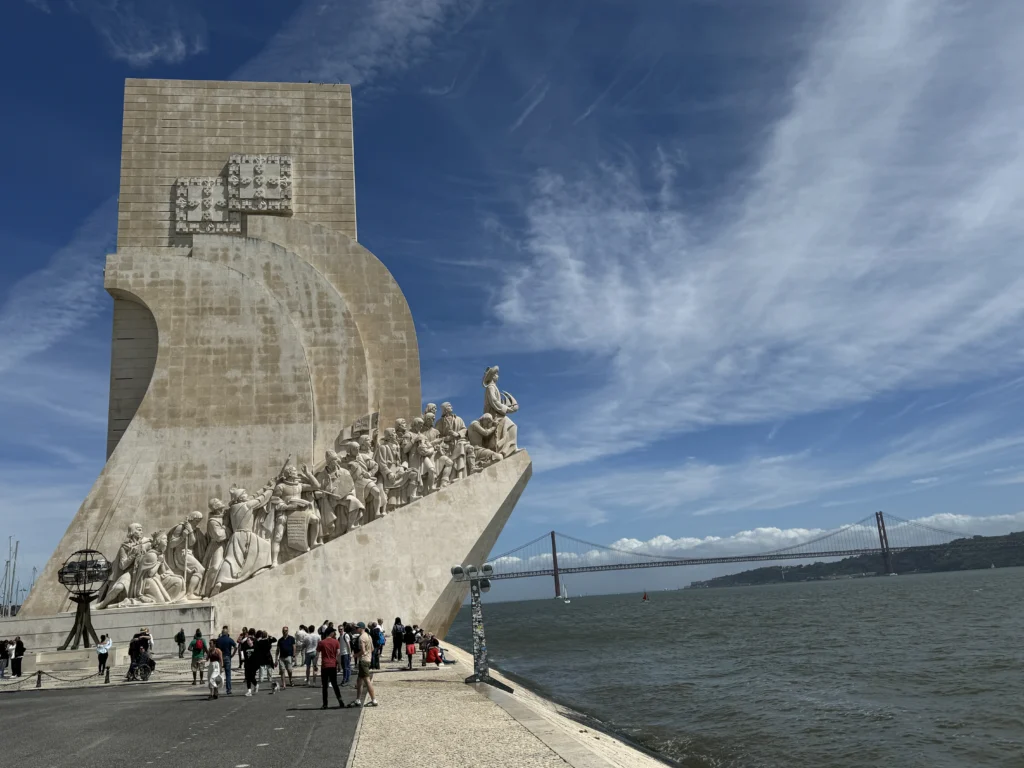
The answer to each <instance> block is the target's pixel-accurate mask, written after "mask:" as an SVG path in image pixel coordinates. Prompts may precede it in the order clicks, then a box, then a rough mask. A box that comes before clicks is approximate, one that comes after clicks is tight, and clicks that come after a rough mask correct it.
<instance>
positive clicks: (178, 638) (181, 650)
mask: <svg viewBox="0 0 1024 768" xmlns="http://www.w3.org/2000/svg"><path fill="white" fill-rule="evenodd" d="M174 642H176V643H177V644H178V658H179V659H183V658H185V628H184V627H182V628H181V629H179V630H178V634H176V635H175V636H174Z"/></svg>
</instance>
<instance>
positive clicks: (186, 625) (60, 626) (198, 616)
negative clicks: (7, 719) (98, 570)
mask: <svg viewBox="0 0 1024 768" xmlns="http://www.w3.org/2000/svg"><path fill="white" fill-rule="evenodd" d="M213 622H214V619H213V606H212V605H210V604H209V603H185V604H182V605H154V606H133V607H131V608H111V609H108V610H105V611H93V612H92V625H93V627H94V628H95V629H96V636H97V637H99V636H100V635H108V636H110V637H111V638H112V639H113V641H114V649H115V652H123V653H127V652H128V643H129V642H131V639H132V635H134V634H135V633H136V632H138V631H139V629H141V628H142V627H147V628H148V629H149V632H150V634H151V635H152V636H153V640H154V642H155V644H156V652H157V653H168V652H170V651H171V650H177V645H176V644H175V642H174V636H175V635H176V634H177V633H178V630H179V629H184V630H185V634H186V635H187V636H189V637H191V636H192V635H193V634H194V633H195V631H196V630H197V629H201V630H203V634H204V635H206V636H209V635H210V634H211V633H212V631H213V626H214V623H213ZM74 623H75V614H74V613H73V612H69V613H58V614H54V615H51V616H25V617H21V616H15V617H14V618H10V619H0V637H6V638H9V639H14V638H15V637H20V638H21V640H22V642H23V643H25V648H26V649H27V653H26V654H25V659H26V661H25V662H23V669H24V670H25V671H27V670H28V668H27V666H25V665H27V664H28V660H29V659H30V658H31V659H32V660H33V662H34V660H35V657H36V654H40V653H45V654H46V655H47V657H52V658H50V659H49V660H50V661H56V657H57V655H58V654H62V655H63V654H74V653H78V654H85V655H86V656H88V655H89V654H91V655H92V656H91V658H92V659H95V657H96V651H95V650H94V649H93V648H82V647H81V646H79V649H78V651H61V652H58V651H57V648H58V647H59V646H60V645H61V644H62V643H63V642H64V641H65V640H66V639H67V636H68V633H69V632H70V631H71V627H72V625H73V624H74ZM237 629H241V627H238V628H237ZM65 658H67V659H71V658H72V656H66V657H65Z"/></svg>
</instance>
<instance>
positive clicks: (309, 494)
mask: <svg viewBox="0 0 1024 768" xmlns="http://www.w3.org/2000/svg"><path fill="white" fill-rule="evenodd" d="M104 285H105V287H106V289H107V291H108V292H109V293H110V294H111V296H112V297H113V299H114V323H113V339H112V345H113V346H112V356H111V372H110V412H109V428H108V439H107V454H108V458H107V463H106V466H105V467H104V468H103V471H102V472H101V474H100V476H99V478H98V479H97V481H96V483H95V485H94V486H93V488H92V490H91V491H90V493H89V495H88V496H87V497H86V499H85V501H84V502H83V504H82V506H81V508H80V509H79V510H78V513H77V514H76V515H75V517H74V519H73V520H72V521H71V524H70V525H69V527H68V529H67V531H66V532H65V534H64V536H63V538H62V539H61V542H60V544H59V545H58V547H57V550H56V551H55V552H54V553H53V556H52V557H51V558H50V561H49V562H48V563H47V565H46V567H45V569H44V570H43V572H42V574H41V575H40V577H39V579H38V580H37V582H36V586H35V588H34V589H33V591H32V592H31V594H29V596H28V598H27V599H26V601H25V604H24V606H23V607H22V611H21V614H20V615H19V618H20V619H23V620H26V621H29V622H34V624H33V626H35V627H36V628H37V632H38V631H41V630H38V628H39V627H45V629H46V631H51V630H52V631H53V632H55V633H59V632H60V630H61V628H60V627H59V626H58V625H59V624H60V623H61V621H63V618H64V617H65V615H67V616H70V614H68V613H67V612H68V611H69V608H70V605H69V602H68V598H67V595H66V593H65V590H64V589H63V587H61V586H60V584H59V583H58V582H57V571H58V569H59V568H60V566H61V564H62V563H63V562H64V560H65V559H66V558H67V556H68V555H69V554H71V553H72V552H73V551H75V550H77V549H79V548H81V546H82V545H83V544H84V543H85V541H86V539H87V538H88V541H89V544H90V546H92V547H93V548H95V549H97V550H99V551H100V552H102V553H104V554H105V555H106V556H107V558H108V559H109V560H110V562H111V563H112V566H113V571H112V573H111V576H110V579H109V580H108V581H107V583H106V584H105V585H104V586H103V588H102V589H101V591H100V593H99V596H98V601H97V603H96V609H97V621H96V625H97V627H98V628H100V629H102V628H104V627H105V626H112V625H114V624H116V625H118V626H120V625H124V626H125V627H126V628H130V627H132V626H134V627H138V626H140V625H146V626H149V627H150V628H153V627H154V626H155V625H161V626H162V625H163V624H167V626H168V627H175V628H176V627H177V624H178V623H179V621H181V622H185V621H186V620H188V621H196V620H200V617H204V616H205V617H206V618H205V619H202V620H203V621H204V622H209V624H210V625H211V626H212V625H213V624H216V625H218V626H219V625H221V624H230V625H231V626H232V627H234V628H237V627H240V626H241V625H242V624H247V625H249V626H252V625H254V624H255V625H257V626H268V627H273V626H277V625H279V624H280V623H281V622H282V621H283V622H285V623H290V624H292V625H296V624H298V623H300V622H301V621H302V620H304V619H315V620H317V621H319V620H320V619H323V618H324V617H330V618H332V619H338V620H340V619H348V618H367V617H370V616H371V615H372V616H377V615H382V614H388V615H401V616H403V617H407V620H408V621H415V622H416V623H419V624H421V625H424V626H426V627H428V628H430V629H432V630H433V631H435V632H438V633H444V632H445V631H446V630H447V629H448V627H449V625H450V624H451V621H452V620H453V618H454V615H455V612H456V611H457V610H458V607H459V605H460V604H461V602H462V600H463V599H464V597H465V586H463V585H455V584H453V583H452V582H451V579H450V576H449V568H450V566H451V565H452V564H453V563H457V562H479V561H480V560H482V559H483V558H485V557H486V555H487V554H488V553H489V551H490V549H491V547H492V546H493V544H494V542H495V540H496V539H497V536H498V534H499V533H500V531H501V529H502V527H503V525H504V523H505V521H506V520H507V519H508V516H509V514H510V513H511V510H512V508H513V506H514V505H515V503H516V500H517V499H518V497H519V495H520V494H521V493H522V490H523V488H524V487H525V485H526V482H527V480H528V479H529V476H530V472H531V465H530V459H529V456H528V455H527V454H526V453H525V452H524V451H522V450H520V449H519V447H518V444H517V433H516V427H515V425H514V423H513V422H512V419H511V418H510V415H511V414H513V413H515V412H516V411H517V410H518V407H519V406H518V403H517V402H516V401H515V398H513V397H512V396H511V395H510V394H508V393H507V392H503V391H501V390H500V389H499V388H498V386H497V381H498V376H499V372H498V369H497V367H494V368H488V369H487V370H486V372H484V374H483V379H482V386H483V390H484V391H483V395H484V397H483V408H482V413H481V414H480V415H479V416H478V417H477V416H476V414H477V413H478V412H477V411H476V410H475V407H476V406H475V405H474V411H473V414H474V418H472V419H470V420H468V424H467V420H463V419H462V418H460V417H459V416H458V415H457V414H456V413H455V409H454V408H453V407H452V405H451V404H450V403H444V404H443V405H442V407H441V412H440V414H438V411H437V407H436V406H434V405H433V404H429V405H428V406H427V408H426V409H425V410H424V411H422V412H421V410H420V407H421V402H420V373H419V350H418V348H417V344H416V331H415V327H414V325H413V321H412V316H411V314H410V311H409V306H408V304H407V303H406V300H405V297H404V296H403V294H402V291H401V289H400V288H399V286H398V284H397V283H396V282H395V280H394V278H393V277H392V276H391V274H390V273H389V272H388V270H387V268H386V267H385V266H384V264H382V263H381V262H380V261H379V260H378V259H377V258H376V257H375V256H374V255H373V254H372V253H370V252H369V251H368V250H366V249H365V248H364V247H363V246H361V245H360V244H359V243H358V241H357V240H356V218H355V186H354V172H353V154H352V100H351V93H350V89H349V87H348V86H344V85H313V84H292V83H235V82H204V81H167V80H129V81H127V84H126V86H125V105H124V128H123V139H122V155H121V189H120V198H119V208H118V236H117V252H116V253H114V254H113V255H111V256H108V257H107V264H106V270H105V273H104ZM204 611H205V613H204ZM133 612H134V613H141V617H132V618H128V614H130V613H133ZM161 612H162V613H161ZM107 614H109V615H111V616H114V615H119V616H121V618H120V619H118V620H116V621H115V620H113V619H110V620H109V621H105V620H104V619H103V616H104V615H107ZM136 618H138V620H135V619H136ZM68 625H69V626H70V618H68ZM22 634H23V635H24V634H26V633H25V632H22ZM117 639H119V638H117V637H116V636H115V640H117ZM44 642H45V641H42V640H39V641H37V645H36V647H40V646H41V643H44Z"/></svg>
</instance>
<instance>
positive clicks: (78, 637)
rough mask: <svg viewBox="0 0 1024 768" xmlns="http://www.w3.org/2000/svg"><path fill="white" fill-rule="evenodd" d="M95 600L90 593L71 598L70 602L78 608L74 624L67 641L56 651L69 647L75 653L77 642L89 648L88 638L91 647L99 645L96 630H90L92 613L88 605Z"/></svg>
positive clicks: (93, 595)
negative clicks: (90, 640) (91, 644)
mask: <svg viewBox="0 0 1024 768" xmlns="http://www.w3.org/2000/svg"><path fill="white" fill-rule="evenodd" d="M95 599H96V595H95V593H91V592H87V593H83V594H80V595H72V596H71V601H72V602H73V603H77V604H78V608H77V609H76V610H75V624H74V626H73V627H71V632H70V633H69V634H68V638H67V640H65V641H64V645H62V646H60V647H59V648H58V649H57V650H58V651H66V650H67V648H68V646H69V645H70V646H71V650H72V651H77V650H78V644H79V642H81V643H83V644H84V645H85V647H86V648H89V647H90V646H89V638H92V642H93V645H98V644H99V642H100V641H99V638H97V637H96V630H95V629H93V628H92V611H91V610H89V605H90V604H91V603H92V601H93V600H95Z"/></svg>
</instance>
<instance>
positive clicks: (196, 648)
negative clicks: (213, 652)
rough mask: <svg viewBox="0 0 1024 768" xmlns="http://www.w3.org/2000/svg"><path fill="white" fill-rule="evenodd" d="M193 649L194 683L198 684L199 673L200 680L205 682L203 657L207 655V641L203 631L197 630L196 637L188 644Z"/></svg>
mask: <svg viewBox="0 0 1024 768" xmlns="http://www.w3.org/2000/svg"><path fill="white" fill-rule="evenodd" d="M188 649H189V650H190V651H192V685H195V684H196V675H197V674H198V675H199V682H200V683H201V682H203V659H204V658H205V657H206V643H205V642H204V641H203V631H202V630H201V629H197V630H196V634H195V637H193V638H192V642H191V643H189V644H188Z"/></svg>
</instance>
